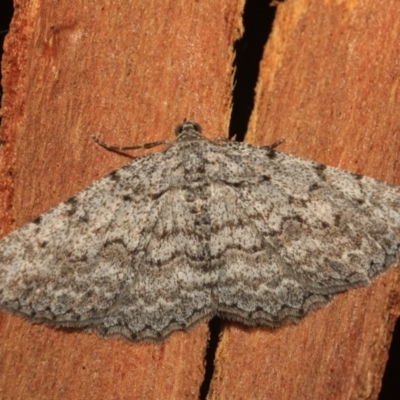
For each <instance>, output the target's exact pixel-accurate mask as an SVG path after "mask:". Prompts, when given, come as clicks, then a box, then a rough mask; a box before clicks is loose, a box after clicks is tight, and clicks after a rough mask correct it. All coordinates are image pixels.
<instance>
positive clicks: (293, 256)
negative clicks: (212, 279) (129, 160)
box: [208, 142, 400, 326]
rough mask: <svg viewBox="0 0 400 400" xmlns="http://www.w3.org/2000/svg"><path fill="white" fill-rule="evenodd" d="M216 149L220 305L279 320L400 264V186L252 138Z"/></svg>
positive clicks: (238, 315)
mask: <svg viewBox="0 0 400 400" xmlns="http://www.w3.org/2000/svg"><path fill="white" fill-rule="evenodd" d="M208 157H209V158H210V160H212V162H211V164H210V165H223V166H224V167H223V168H218V169H215V170H214V171H213V174H212V176H213V193H214V200H213V202H212V204H211V206H210V214H211V219H212V220H213V221H215V226H213V229H212V231H213V232H216V234H215V236H213V237H212V238H211V240H210V243H211V247H212V254H213V256H214V257H215V258H216V259H222V262H220V263H219V267H220V272H219V279H218V285H217V287H216V288H215V290H214V292H213V297H214V298H215V299H216V301H217V302H218V312H219V314H220V315H222V316H225V317H228V318H230V319H234V320H238V321H240V322H242V323H245V324H248V325H255V324H265V325H268V326H279V325H281V324H282V323H284V322H287V321H291V320H297V319H299V318H301V317H302V316H304V315H305V314H306V313H307V312H308V311H310V310H312V309H315V308H318V307H320V306H322V305H324V304H326V303H327V302H329V301H330V300H331V299H332V297H333V295H334V294H337V293H339V292H343V291H345V290H348V289H352V288H355V287H359V286H365V285H367V284H368V283H369V282H370V279H371V278H373V277H374V276H376V275H378V274H380V273H382V272H384V271H385V270H386V269H387V268H389V267H390V266H392V265H394V264H396V262H397V260H398V257H399V255H400V251H399V246H400V189H399V188H397V187H394V186H390V185H388V184H386V183H383V182H379V181H377V180H374V179H372V178H367V177H363V176H360V175H356V174H352V173H349V172H345V171H342V170H339V169H335V168H332V167H326V166H324V165H321V164H318V163H315V162H312V161H308V160H305V159H301V158H298V157H294V156H291V155H287V154H284V153H279V152H276V151H273V150H271V149H268V148H255V147H253V146H249V145H245V144H242V143H235V142H230V143H227V144H226V145H225V150H224V151H220V150H214V151H212V152H210V154H209V155H208Z"/></svg>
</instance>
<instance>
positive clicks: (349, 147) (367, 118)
mask: <svg viewBox="0 0 400 400" xmlns="http://www.w3.org/2000/svg"><path fill="white" fill-rule="evenodd" d="M399 17H400V3H399V2H398V1H397V0H389V1H386V0H385V1H383V0H365V1H363V2H354V1H353V2H343V1H336V0H330V1H312V0H303V1H296V0H286V1H285V2H284V3H282V4H280V5H279V7H278V13H277V16H276V20H275V23H274V28H273V32H272V35H271V37H270V39H269V42H268V45H267V47H266V49H265V54H264V59H263V61H262V65H261V73H260V78H259V83H258V87H257V96H256V105H255V109H254V113H253V116H252V120H251V124H250V129H249V133H250V134H249V136H248V138H247V141H248V142H249V143H252V144H259V145H265V144H270V143H273V142H274V141H276V140H278V139H282V138H286V142H285V143H284V144H282V145H281V146H280V150H282V151H284V152H288V153H291V154H295V155H298V156H302V157H305V158H309V159H312V160H316V161H319V162H321V163H325V164H328V165H332V166H337V167H340V168H343V169H347V170H350V171H353V172H356V173H361V174H365V175H369V176H372V177H375V178H378V179H381V180H384V181H387V182H389V183H393V184H397V185H400V173H399V168H398V164H399V163H398V160H399V156H398V155H399V152H400V135H399V132H400V131H399V127H400V114H399V112H398V107H399V104H400V90H399V78H400V66H399V60H400V46H399V41H398V38H399V35H400V24H399V20H400V18H399ZM399 272H400V271H399V270H398V268H397V269H393V270H391V271H390V272H389V273H388V274H386V275H385V276H382V277H381V278H379V279H377V280H376V281H374V283H373V284H372V285H371V286H370V287H369V288H366V289H364V288H363V289H358V290H355V291H351V292H349V293H346V294H342V295H340V296H339V297H338V298H337V299H336V300H335V301H334V302H333V303H332V304H331V305H330V306H329V307H327V308H324V309H322V310H319V311H317V312H313V313H312V314H311V315H310V316H309V317H308V318H306V319H304V320H303V321H302V322H300V323H299V324H297V325H289V326H286V327H284V328H282V329H278V330H268V329H260V328H255V329H244V328H243V327H240V326H234V325H232V324H229V325H227V326H226V329H225V330H224V333H223V336H222V338H221V342H220V346H219V348H218V352H217V360H216V369H215V374H214V380H213V382H212V386H211V392H210V395H209V398H210V399H226V398H229V399H244V398H246V399H256V398H257V399H296V400H299V399H356V398H357V399H366V398H368V399H375V398H377V397H378V394H379V390H380V385H381V379H382V375H383V372H384V367H385V363H386V360H387V352H388V348H389V345H390V340H391V334H392V330H393V327H394V324H395V321H396V318H398V316H399V312H400V294H399V290H398V288H399V275H400V274H399Z"/></svg>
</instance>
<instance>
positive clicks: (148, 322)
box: [0, 122, 400, 340]
mask: <svg viewBox="0 0 400 400" xmlns="http://www.w3.org/2000/svg"><path fill="white" fill-rule="evenodd" d="M177 135H178V137H177V139H176V141H175V142H174V143H173V144H172V145H170V146H168V147H167V148H166V149H165V150H164V151H163V152H161V153H155V154H152V155H149V156H145V157H142V158H139V159H136V160H134V161H132V162H131V163H130V164H128V165H126V166H125V167H122V168H120V169H118V170H116V171H114V172H113V173H111V174H110V175H108V176H106V177H105V178H103V179H101V180H99V181H98V182H96V183H94V184H93V185H91V186H89V187H88V188H86V189H85V190H83V191H82V192H80V193H79V194H77V195H76V196H74V197H72V198H70V199H69V200H67V201H66V202H64V203H62V204H60V205H59V206H57V207H55V208H54V209H52V210H50V211H49V212H47V213H46V214H43V215H42V216H41V217H39V218H37V219H36V220H35V221H33V222H31V223H29V224H27V225H25V226H24V227H22V228H20V229H18V230H17V231H15V232H14V233H12V234H10V235H9V236H7V237H6V238H4V239H2V240H1V241H0V308H2V309H3V310H6V311H9V312H14V313H17V314H21V315H24V316H26V317H28V318H29V319H31V320H32V321H34V322H46V323H48V324H51V325H55V326H65V327H75V328H83V329H89V330H93V331H96V332H98V333H99V334H101V335H104V336H106V335H120V336H123V337H126V338H128V339H130V340H148V339H150V340H152V339H161V338H163V337H165V336H166V335H168V334H169V333H170V332H172V331H174V330H176V329H180V328H188V327H190V326H192V325H193V324H194V323H196V322H198V321H200V320H204V319H209V318H211V317H212V316H213V315H215V314H219V315H221V316H222V317H226V318H229V319H233V320H237V321H240V322H242V323H244V324H247V325H256V324H262V325H267V326H279V325H281V324H283V323H285V322H287V321H293V320H297V319H299V318H301V317H302V316H304V315H305V314H307V312H309V311H310V310H312V309H315V308H317V307H320V306H322V305H324V304H326V303H327V302H329V301H330V300H331V299H332V297H333V296H334V295H335V294H337V293H339V292H343V291H345V290H348V289H351V288H355V287H359V286H363V285H367V284H368V283H369V282H370V279H371V278H373V277H375V276H376V275H378V274H380V273H382V272H383V271H385V270H386V269H387V268H388V267H390V266H392V265H394V264H395V263H396V262H397V260H398V258H399V255H400V254H399V245H400V189H399V188H395V187H393V186H390V185H387V184H385V183H382V182H379V181H376V180H374V179H371V178H366V177H362V176H359V175H355V174H351V173H348V172H344V171H341V170H338V169H334V168H330V167H326V166H323V165H321V164H318V163H315V162H312V161H308V160H304V159H301V158H297V157H294V156H290V155H286V154H283V153H279V152H276V151H275V150H274V149H272V148H257V147H253V146H249V145H246V144H242V143H236V142H229V141H227V142H224V141H222V142H217V143H213V142H210V141H208V140H206V139H204V138H203V137H202V136H201V130H200V127H199V126H198V125H197V124H195V123H191V122H185V123H184V124H183V125H182V126H180V127H179V128H178V129H177ZM150 146H151V145H150Z"/></svg>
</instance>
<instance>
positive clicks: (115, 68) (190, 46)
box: [0, 0, 243, 399]
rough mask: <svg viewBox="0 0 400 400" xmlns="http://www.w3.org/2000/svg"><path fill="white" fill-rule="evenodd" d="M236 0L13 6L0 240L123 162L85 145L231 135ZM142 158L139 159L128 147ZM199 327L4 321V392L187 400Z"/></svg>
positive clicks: (202, 339)
mask: <svg viewBox="0 0 400 400" xmlns="http://www.w3.org/2000/svg"><path fill="white" fill-rule="evenodd" d="M242 8H243V1H242V0H239V1H234V0H223V1H221V0H218V1H209V2H184V1H164V0H163V1H161V0H156V1H152V2H143V1H137V0H120V1H118V2H110V1H107V0H100V1H96V2H79V1H74V0H72V1H65V0H57V1H54V0H42V1H38V2H30V1H27V0H16V1H15V14H14V19H13V22H12V25H11V29H10V33H9V35H8V37H7V39H6V44H5V55H4V58H3V77H4V78H3V88H4V99H3V104H2V114H3V125H2V132H1V137H2V139H3V148H2V157H1V160H0V163H1V165H0V171H1V174H0V176H1V182H0V190H1V203H0V207H1V209H0V215H1V218H2V219H1V222H2V224H1V226H2V232H1V234H2V235H4V234H7V233H8V232H11V231H12V230H13V229H15V227H18V226H21V225H23V224H24V223H26V222H28V221H29V220H31V219H32V218H34V217H36V216H38V215H40V214H41V213H43V212H45V211H47V210H48V209H50V208H51V207H52V206H55V205H56V204H58V203H59V202H61V201H63V200H65V199H67V198H68V197H69V196H71V195H73V194H75V193H77V192H78V191H79V190H81V189H83V188H84V187H86V186H87V185H88V184H90V183H91V182H93V181H94V180H95V179H97V178H100V177H101V176H103V175H105V174H106V173H108V172H110V171H111V170H113V169H115V168H117V167H119V166H121V165H123V164H125V163H126V162H127V160H126V159H124V158H122V157H120V156H118V155H116V154H111V153H109V152H106V151H105V150H104V149H102V148H100V147H99V146H97V145H96V144H94V142H93V141H92V140H91V135H93V134H95V135H97V136H100V137H101V138H102V139H104V140H105V141H107V142H109V143H115V144H121V145H129V144H139V143H146V142H151V141H155V140H161V139H167V138H169V139H172V138H173V129H174V127H175V125H176V124H178V123H180V122H181V121H182V120H183V119H184V118H189V119H194V120H197V121H198V122H199V123H201V124H202V125H203V128H204V132H205V133H206V134H209V136H211V137H216V136H221V132H227V127H228V121H229V116H230V101H231V98H230V94H231V88H232V84H233V83H232V61H233V43H234V41H235V40H236V39H237V37H238V35H239V34H240V32H241V12H242ZM136 155H139V153H136ZM207 338H208V327H207V324H201V325H199V326H197V327H196V328H195V329H193V330H191V331H190V332H178V333H176V334H174V335H172V336H171V337H170V338H169V339H168V340H167V341H166V342H164V343H162V344H131V343H128V342H126V341H122V340H116V339H115V340H114V339H109V340H103V339H100V338H98V337H97V336H96V335H89V334H84V333H81V332H77V331H67V330H55V329H51V328H47V327H45V326H42V325H35V326H33V325H31V324H30V323H29V322H27V321H24V320H22V319H20V318H18V317H14V316H8V315H5V314H1V315H0V397H2V398H7V399H20V398H23V399H38V398H40V399H53V398H82V399H83V398H85V399H99V398H105V399H111V398H137V399H142V398H143V399H144V398H146V399H151V398H156V399H162V398H168V399H173V398H175V399H183V398H196V397H197V396H198V393H199V387H200V385H201V382H202V380H203V374H204V365H203V363H204V353H205V348H206V346H207Z"/></svg>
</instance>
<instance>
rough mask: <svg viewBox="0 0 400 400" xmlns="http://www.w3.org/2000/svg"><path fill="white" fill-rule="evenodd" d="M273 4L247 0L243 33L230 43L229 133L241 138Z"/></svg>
mask: <svg viewBox="0 0 400 400" xmlns="http://www.w3.org/2000/svg"><path fill="white" fill-rule="evenodd" d="M275 12H276V7H272V6H270V1H268V0H267V1H259V0H247V2H246V5H245V7H244V11H243V27H244V33H243V36H242V37H241V38H240V39H239V40H237V41H236V42H235V44H234V51H235V53H236V56H235V60H234V62H233V65H234V67H235V68H236V71H235V76H234V85H235V86H234V89H233V93H232V115H231V121H230V127H229V137H230V138H231V137H233V136H235V135H236V140H237V141H240V142H242V141H243V139H244V137H245V135H246V131H247V126H248V124H249V120H250V116H251V113H252V111H253V108H254V98H255V88H256V85H257V81H258V77H259V72H260V62H261V60H262V57H263V53H264V48H265V45H266V43H267V40H268V37H269V35H270V33H271V31H272V25H273V21H274V18H275Z"/></svg>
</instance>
